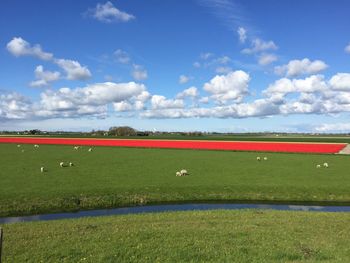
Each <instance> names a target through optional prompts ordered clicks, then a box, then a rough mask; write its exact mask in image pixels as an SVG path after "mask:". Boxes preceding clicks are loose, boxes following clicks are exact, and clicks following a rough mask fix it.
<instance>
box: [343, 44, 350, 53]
mask: <svg viewBox="0 0 350 263" xmlns="http://www.w3.org/2000/svg"><path fill="white" fill-rule="evenodd" d="M344 51H345V52H346V53H348V54H350V43H349V44H348V45H347V46H346V47H345V48H344Z"/></svg>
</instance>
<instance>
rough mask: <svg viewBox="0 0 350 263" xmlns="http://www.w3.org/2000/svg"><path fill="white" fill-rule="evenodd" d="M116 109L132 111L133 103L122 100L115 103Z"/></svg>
mask: <svg viewBox="0 0 350 263" xmlns="http://www.w3.org/2000/svg"><path fill="white" fill-rule="evenodd" d="M113 107H114V109H115V111H131V110H133V107H132V105H131V104H130V103H129V102H126V101H121V102H116V103H113Z"/></svg>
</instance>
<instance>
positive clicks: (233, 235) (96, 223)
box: [3, 210, 350, 263]
mask: <svg viewBox="0 0 350 263" xmlns="http://www.w3.org/2000/svg"><path fill="white" fill-rule="evenodd" d="M349 222H350V214H349V213H322V212H321V213H320V212H287V211H260V210H240V211H237V210H236V211H232V210H231V211H228V210H226V211H225V210H221V211H196V212H172V213H156V214H140V215H126V216H108V217H92V218H82V219H73V220H59V221H47V222H35V223H20V224H18V223H16V224H9V225H4V226H3V228H4V247H3V254H4V262H33V263H34V262H35V263H36V262H45V263H50V262H94V263H95V262H220V263H221V262H256V263H263V262H350V246H349V242H350V235H349V233H350V224H349Z"/></svg>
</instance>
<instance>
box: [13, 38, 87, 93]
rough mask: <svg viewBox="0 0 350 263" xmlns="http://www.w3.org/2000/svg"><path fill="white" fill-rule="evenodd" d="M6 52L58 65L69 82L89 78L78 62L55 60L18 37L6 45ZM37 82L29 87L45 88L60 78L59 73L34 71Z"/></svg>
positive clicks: (50, 54) (39, 69) (38, 47)
mask: <svg viewBox="0 0 350 263" xmlns="http://www.w3.org/2000/svg"><path fill="white" fill-rule="evenodd" d="M7 50H8V51H9V52H10V53H11V54H12V55H14V56H16V57H19V56H34V57H36V58H38V59H41V60H47V61H51V62H53V63H55V64H56V65H58V66H59V67H60V68H61V69H63V71H65V72H66V73H67V76H66V78H67V79H69V80H86V79H88V78H90V77H91V72H90V70H89V69H88V68H87V67H86V66H81V65H80V63H79V62H78V61H74V60H70V59H57V58H55V57H54V55H53V54H52V53H47V52H44V51H43V50H42V48H41V46H40V45H34V46H32V45H31V44H30V43H29V42H27V41H25V40H24V39H22V38H20V37H15V38H13V39H12V40H11V41H10V42H9V43H8V44H7ZM35 75H36V78H37V79H38V80H36V81H33V82H32V83H31V86H36V87H39V86H47V85H48V84H49V82H52V81H56V80H58V79H59V77H60V73H59V72H49V71H44V70H43V68H42V66H39V67H37V68H36V69H35Z"/></svg>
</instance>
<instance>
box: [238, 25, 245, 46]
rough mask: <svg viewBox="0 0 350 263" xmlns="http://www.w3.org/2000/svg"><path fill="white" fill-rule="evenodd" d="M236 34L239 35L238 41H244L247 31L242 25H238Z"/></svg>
mask: <svg viewBox="0 0 350 263" xmlns="http://www.w3.org/2000/svg"><path fill="white" fill-rule="evenodd" d="M237 34H238V37H239V42H241V43H244V42H245V40H246V39H247V31H246V30H245V29H244V28H243V27H239V28H238V30H237Z"/></svg>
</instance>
